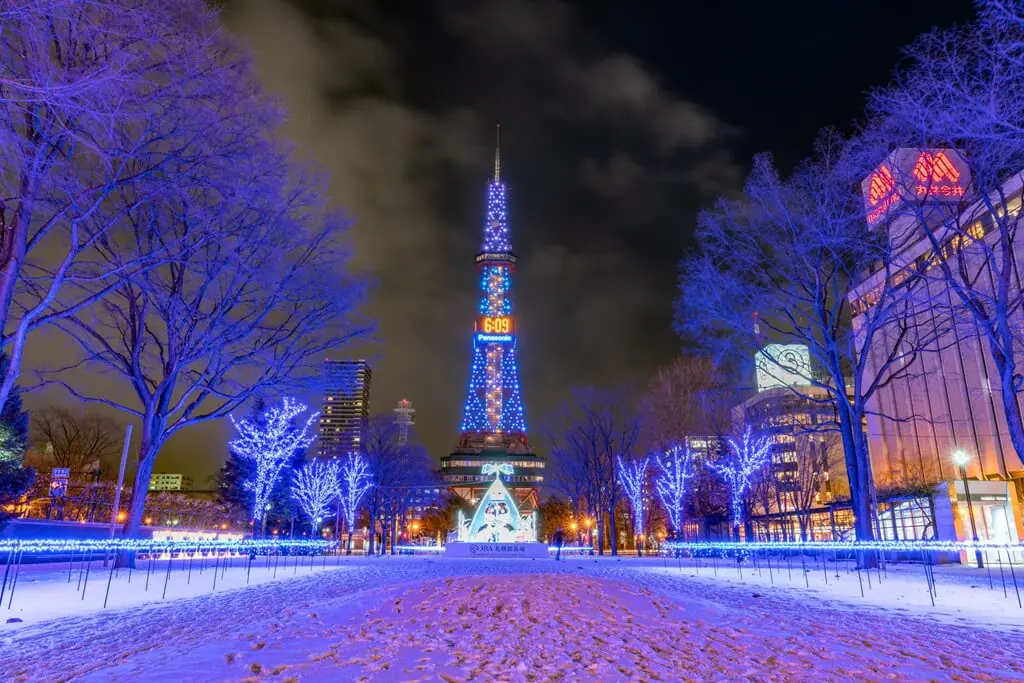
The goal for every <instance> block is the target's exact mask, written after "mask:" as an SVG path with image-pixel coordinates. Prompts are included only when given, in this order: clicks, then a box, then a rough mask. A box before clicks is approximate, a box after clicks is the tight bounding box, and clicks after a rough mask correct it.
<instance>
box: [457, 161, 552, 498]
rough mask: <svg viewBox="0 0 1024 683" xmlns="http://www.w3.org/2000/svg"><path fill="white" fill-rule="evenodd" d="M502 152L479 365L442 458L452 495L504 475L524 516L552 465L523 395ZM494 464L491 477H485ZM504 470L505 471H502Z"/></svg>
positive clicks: (478, 328) (484, 273)
mask: <svg viewBox="0 0 1024 683" xmlns="http://www.w3.org/2000/svg"><path fill="white" fill-rule="evenodd" d="M500 155H501V152H500V147H499V148H497V149H496V150H495V155H494V177H493V178H492V179H491V180H490V181H489V182H488V183H487V215H486V218H485V220H484V235H483V244H482V247H481V250H480V253H478V254H477V255H476V266H477V270H478V271H479V272H480V289H481V296H480V306H479V308H478V310H477V317H476V322H475V325H474V330H473V362H472V365H471V367H470V377H469V388H468V391H467V395H466V402H465V405H464V407H463V413H462V425H461V429H460V435H459V440H458V443H457V445H456V447H455V450H454V451H453V452H452V453H451V454H450V455H447V456H445V457H443V458H441V474H442V476H443V478H444V481H445V482H446V483H447V484H448V485H449V487H450V488H451V489H452V491H453V492H454V493H456V494H458V495H460V496H462V497H463V498H466V499H468V500H470V501H474V500H476V499H477V498H479V497H480V495H481V494H482V493H483V492H484V491H485V490H486V489H487V488H488V487H489V486H490V485H491V484H492V483H493V482H494V478H495V475H494V474H493V472H495V471H500V472H501V474H500V475H499V476H501V478H502V479H503V481H505V482H506V483H507V484H508V488H509V491H510V492H511V494H512V495H513V496H514V497H515V498H516V500H517V502H518V504H519V509H520V511H529V510H530V509H532V508H535V507H536V504H537V487H538V486H539V485H540V484H541V482H543V480H544V476H543V471H544V459H543V458H541V457H540V456H538V455H537V454H536V453H535V452H534V451H533V449H532V448H531V447H530V444H529V441H528V440H527V437H526V422H525V420H524V418H523V403H522V396H521V394H520V390H519V364H518V361H517V358H516V354H517V352H518V336H517V334H516V333H517V329H516V318H515V316H514V315H513V311H512V298H511V297H510V295H509V291H510V289H511V286H512V275H513V274H514V273H515V268H516V262H517V258H516V255H515V254H514V253H513V251H512V245H511V243H510V242H509V229H508V216H507V213H506V201H507V197H506V190H505V184H504V183H503V182H502V180H501V156H500ZM485 465H487V466H488V468H487V469H488V470H489V472H492V473H489V474H485V473H484V469H485V468H484V466H485ZM499 466H500V467H499Z"/></svg>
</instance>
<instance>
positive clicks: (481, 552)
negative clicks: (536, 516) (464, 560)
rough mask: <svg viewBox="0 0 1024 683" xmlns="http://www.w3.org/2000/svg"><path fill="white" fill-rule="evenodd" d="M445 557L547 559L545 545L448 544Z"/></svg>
mask: <svg viewBox="0 0 1024 683" xmlns="http://www.w3.org/2000/svg"><path fill="white" fill-rule="evenodd" d="M444 554H445V556H446V557H524V558H525V557H529V558H541V557H549V555H548V545H547V543H536V542H534V543H463V542H457V543H449V544H447V545H446V546H445V547H444Z"/></svg>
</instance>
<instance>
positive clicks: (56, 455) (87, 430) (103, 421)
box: [32, 406, 122, 473]
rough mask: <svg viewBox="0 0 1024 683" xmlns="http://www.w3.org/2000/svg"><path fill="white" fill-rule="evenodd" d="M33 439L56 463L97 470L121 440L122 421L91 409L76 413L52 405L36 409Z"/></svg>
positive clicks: (54, 465)
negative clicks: (119, 421)
mask: <svg viewBox="0 0 1024 683" xmlns="http://www.w3.org/2000/svg"><path fill="white" fill-rule="evenodd" d="M32 432H33V435H32V437H33V438H32V441H33V442H34V443H35V444H36V445H37V448H38V449H39V450H40V451H41V452H43V453H44V454H45V455H46V458H47V459H48V460H49V461H50V463H51V466H53V467H67V468H69V469H70V470H71V471H72V472H75V473H83V472H93V471H97V470H99V468H100V465H101V464H102V463H103V462H104V461H105V460H106V459H107V458H108V457H110V456H111V455H113V454H115V453H117V448H118V446H119V445H120V444H121V438H122V433H121V425H119V424H118V423H117V421H116V420H114V419H112V418H110V417H107V416H106V415H100V414H98V413H93V412H87V413H85V414H84V415H75V414H74V413H72V412H71V411H70V410H67V409H65V408H59V407H57V406H50V407H48V408H43V409H41V410H35V411H33V412H32Z"/></svg>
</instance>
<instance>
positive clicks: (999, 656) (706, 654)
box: [0, 558, 1024, 681]
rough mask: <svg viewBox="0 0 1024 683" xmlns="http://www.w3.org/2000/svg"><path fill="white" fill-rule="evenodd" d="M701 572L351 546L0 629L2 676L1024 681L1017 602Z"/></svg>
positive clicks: (629, 563)
mask: <svg viewBox="0 0 1024 683" xmlns="http://www.w3.org/2000/svg"><path fill="white" fill-rule="evenodd" d="M704 574H705V575H706V574H707V571H705V572H704ZM705 575H702V576H700V577H694V576H692V575H690V574H688V573H687V572H686V570H685V569H684V571H683V572H679V571H672V570H666V569H665V568H664V567H663V565H662V563H660V562H656V563H652V562H644V561H636V560H633V561H621V562H620V561H614V560H604V561H596V562H595V561H593V560H589V559H587V560H585V559H582V558H573V559H570V560H569V561H567V562H563V563H557V564H556V563H555V562H551V561H537V562H528V561H523V560H493V561H486V560H465V561H452V560H443V559H426V558H387V559H377V560H373V559H369V560H368V559H353V560H350V561H346V562H345V563H343V565H342V566H341V567H337V568H332V567H330V566H328V568H327V569H326V570H323V571H318V572H315V573H311V574H307V575H305V576H303V575H302V574H299V575H298V576H294V577H292V578H288V579H286V580H279V581H277V582H273V583H265V584H263V585H258V586H251V587H248V588H244V589H240V590H234V591H230V592H224V593H217V594H212V595H206V596H202V597H196V598H189V599H180V600H176V601H174V602H169V603H162V604H161V603H156V604H150V605H144V606H138V607H129V608H125V609H122V610H120V611H106V612H95V613H92V614H85V615H81V616H72V617H66V618H64V619H61V620H57V621H50V622H44V623H39V624H31V625H27V626H22V627H21V628H17V629H10V630H9V631H3V630H0V679H2V680H69V679H74V680H89V681H137V680H149V681H160V680H175V681H210V680H240V679H245V678H251V679H253V680H263V679H266V680H281V681H284V680H289V679H290V680H302V681H319V680H359V679H361V678H364V677H365V678H370V679H374V680H468V679H471V678H475V679H477V680H495V679H504V680H523V681H527V680H530V681H532V680H629V679H638V680H640V679H643V680H658V679H660V680H737V679H747V678H750V679H756V680H779V681H782V680H785V681H805V680H806V681H833V680H834V681H840V680H983V681H1005V680H1024V663H1022V662H1021V660H1020V658H1019V653H1020V652H1021V651H1024V633H1022V632H1021V631H1019V630H1017V629H1014V628H1013V624H1014V623H1022V622H1024V616H1021V615H1019V614H1018V613H1017V612H1018V609H1017V606H1016V603H1015V602H1013V603H1012V605H1011V603H1006V609H1007V611H1008V612H1009V610H1010V608H1011V607H1012V610H1013V612H1009V613H1008V616H1007V617H1006V621H1004V623H1003V624H1002V625H1001V630H995V629H990V628H987V627H986V626H985V625H984V623H983V622H981V623H979V621H978V620H974V621H971V622H969V623H964V624H959V623H950V620H949V618H946V619H936V618H934V617H931V616H928V615H927V614H919V613H917V610H915V609H913V608H909V607H908V608H904V609H902V610H896V609H880V608H878V607H877V606H873V605H872V604H871V603H870V602H865V603H863V604H860V605H858V604H856V603H854V602H853V601H852V600H847V599H846V598H844V597H843V596H842V595H839V596H838V597H836V596H829V597H830V598H833V597H834V598H835V599H829V600H825V599H823V597H822V596H820V595H814V594H812V593H809V592H807V591H805V590H800V589H795V588H790V587H784V586H779V587H777V589H774V590H773V589H772V587H770V586H763V585H760V584H757V583H744V584H736V583H730V582H729V581H728V580H726V576H725V574H724V573H723V575H722V576H721V577H719V579H717V580H716V579H713V578H711V577H709V576H705ZM855 580H856V579H854V581H855ZM750 581H754V579H753V578H751V579H750ZM891 581H892V582H894V583H897V584H898V580H897V579H895V578H894V579H892V580H891ZM949 590H952V587H949ZM924 594H925V598H926V599H927V593H926V591H925V592H924ZM858 595H859V592H858ZM1000 597H1001V593H1000ZM951 614H955V612H950V613H947V614H946V616H947V617H950V615H951ZM0 628H2V625H0Z"/></svg>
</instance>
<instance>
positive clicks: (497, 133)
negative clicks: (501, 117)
mask: <svg viewBox="0 0 1024 683" xmlns="http://www.w3.org/2000/svg"><path fill="white" fill-rule="evenodd" d="M494 182H496V183H500V182H501V124H500V123H499V124H497V125H496V126H495V127H494Z"/></svg>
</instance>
